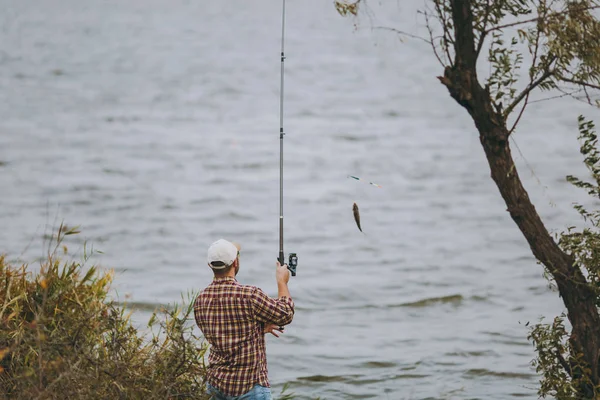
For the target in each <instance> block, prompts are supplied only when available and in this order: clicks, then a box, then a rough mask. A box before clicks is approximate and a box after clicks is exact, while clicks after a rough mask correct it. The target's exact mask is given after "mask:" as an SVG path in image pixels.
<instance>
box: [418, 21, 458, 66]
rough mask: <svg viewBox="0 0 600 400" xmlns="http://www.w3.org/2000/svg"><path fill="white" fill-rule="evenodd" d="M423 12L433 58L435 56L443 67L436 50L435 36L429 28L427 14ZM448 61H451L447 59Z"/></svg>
mask: <svg viewBox="0 0 600 400" xmlns="http://www.w3.org/2000/svg"><path fill="white" fill-rule="evenodd" d="M423 14H424V15H425V26H426V27H427V32H429V39H430V40H431V42H430V43H431V48H432V49H433V54H434V55H435V58H437V60H438V61H439V63H440V65H441V66H442V67H445V66H446V65H445V64H444V62H443V61H442V58H441V57H440V55H439V54H438V51H437V49H436V47H435V38H434V37H433V30H432V29H431V25H430V24H429V15H428V14H427V13H423ZM448 62H449V63H450V62H451V61H450V60H448Z"/></svg>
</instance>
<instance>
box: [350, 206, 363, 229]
mask: <svg viewBox="0 0 600 400" xmlns="http://www.w3.org/2000/svg"><path fill="white" fill-rule="evenodd" d="M352 212H353V213H354V221H356V226H358V230H359V231H361V232H362V228H361V227H360V213H359V212H358V205H357V204H356V203H354V204H353V205H352Z"/></svg>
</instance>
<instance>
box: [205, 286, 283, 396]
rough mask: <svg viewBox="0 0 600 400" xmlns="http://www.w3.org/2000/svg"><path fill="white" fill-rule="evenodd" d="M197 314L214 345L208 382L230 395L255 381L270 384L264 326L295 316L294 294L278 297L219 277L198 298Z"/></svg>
mask: <svg viewBox="0 0 600 400" xmlns="http://www.w3.org/2000/svg"><path fill="white" fill-rule="evenodd" d="M194 316H195V318H196V324H197V325H198V327H199V328H200V330H202V333H203V334H204V337H205V338H206V340H207V341H208V343H210V345H211V349H210V354H209V356H208V363H209V366H208V375H207V379H208V383H210V384H211V385H212V386H214V387H216V388H217V389H219V390H220V391H221V392H223V393H224V394H226V395H228V396H240V395H242V394H244V393H246V392H248V391H250V389H252V387H253V386H254V385H256V384H259V385H262V386H266V387H270V385H269V379H268V378H267V356H266V351H265V334H264V327H265V324H267V323H272V324H277V325H287V324H289V323H290V322H292V318H293V317H294V302H293V301H292V299H290V298H288V297H285V296H284V297H281V298H279V299H273V298H271V297H269V296H267V295H266V294H265V293H264V292H263V291H262V290H261V289H260V288H257V287H255V286H247V285H240V284H239V283H238V281H237V280H236V279H235V278H231V277H225V278H214V280H213V281H212V283H211V284H210V285H208V287H206V289H204V290H203V291H202V292H201V293H200V294H199V295H198V297H197V298H196V301H195V302H194Z"/></svg>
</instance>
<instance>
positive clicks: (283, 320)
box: [252, 262, 294, 326]
mask: <svg viewBox="0 0 600 400" xmlns="http://www.w3.org/2000/svg"><path fill="white" fill-rule="evenodd" d="M275 279H277V292H278V293H277V295H278V298H277V299H274V298H272V297H269V296H267V295H266V294H265V293H264V292H263V291H262V290H261V289H259V288H255V290H254V293H253V296H252V297H253V300H252V310H253V314H254V318H256V319H257V320H258V321H260V322H263V323H270V324H277V325H278V326H283V325H287V324H289V323H290V322H292V319H293V318H294V302H293V300H292V297H291V296H290V290H289V289H288V285H287V284H288V281H289V280H290V271H289V270H288V269H287V266H286V265H281V264H279V262H277V270H276V271H275Z"/></svg>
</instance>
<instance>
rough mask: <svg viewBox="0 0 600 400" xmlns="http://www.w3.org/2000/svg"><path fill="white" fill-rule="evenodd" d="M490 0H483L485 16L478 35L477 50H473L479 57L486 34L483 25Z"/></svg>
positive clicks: (488, 11)
mask: <svg viewBox="0 0 600 400" xmlns="http://www.w3.org/2000/svg"><path fill="white" fill-rule="evenodd" d="M490 9H491V8H490V0H486V2H485V16H484V17H483V25H482V26H481V35H479V43H477V50H476V52H475V54H476V56H477V57H479V53H480V52H481V49H482V48H483V42H484V41H485V37H486V36H487V32H486V31H485V27H486V26H487V23H488V18H489V16H490Z"/></svg>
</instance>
